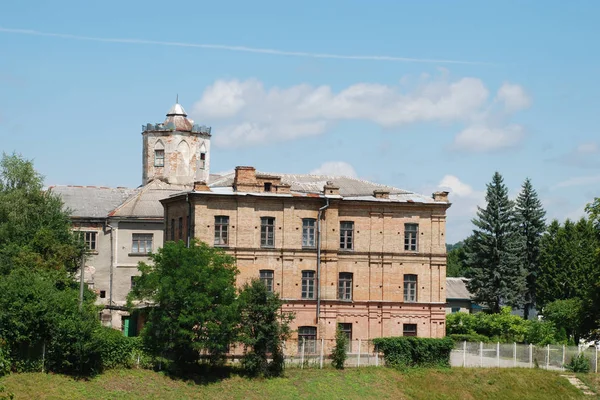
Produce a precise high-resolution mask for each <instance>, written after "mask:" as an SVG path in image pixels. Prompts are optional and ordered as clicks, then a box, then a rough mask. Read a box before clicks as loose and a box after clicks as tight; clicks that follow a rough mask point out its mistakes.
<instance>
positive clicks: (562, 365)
mask: <svg viewBox="0 0 600 400" xmlns="http://www.w3.org/2000/svg"><path fill="white" fill-rule="evenodd" d="M565 351H566V348H565V345H564V344H563V356H562V364H561V368H560V369H561V370H563V371H564V370H565Z"/></svg>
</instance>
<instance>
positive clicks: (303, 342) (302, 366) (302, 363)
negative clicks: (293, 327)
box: [300, 338, 306, 369]
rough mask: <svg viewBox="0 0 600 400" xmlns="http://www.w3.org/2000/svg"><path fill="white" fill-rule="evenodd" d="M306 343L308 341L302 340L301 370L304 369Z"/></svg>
mask: <svg viewBox="0 0 600 400" xmlns="http://www.w3.org/2000/svg"><path fill="white" fill-rule="evenodd" d="M305 343H306V339H305V338H302V358H301V359H300V369H303V368H304V344H305Z"/></svg>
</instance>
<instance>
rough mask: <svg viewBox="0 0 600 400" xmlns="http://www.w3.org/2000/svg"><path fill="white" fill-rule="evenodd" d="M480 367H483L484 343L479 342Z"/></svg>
mask: <svg viewBox="0 0 600 400" xmlns="http://www.w3.org/2000/svg"><path fill="white" fill-rule="evenodd" d="M479 366H480V367H483V342H479Z"/></svg>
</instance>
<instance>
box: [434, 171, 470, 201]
mask: <svg viewBox="0 0 600 400" xmlns="http://www.w3.org/2000/svg"><path fill="white" fill-rule="evenodd" d="M438 186H439V187H440V188H441V189H448V190H449V191H450V192H451V193H453V194H456V195H457V196H460V197H464V196H469V195H470V194H472V193H473V188H472V187H471V186H469V185H467V184H466V183H463V182H461V181H460V179H458V178H457V177H456V176H454V175H446V176H444V177H443V178H442V180H441V181H440V183H439V185H438Z"/></svg>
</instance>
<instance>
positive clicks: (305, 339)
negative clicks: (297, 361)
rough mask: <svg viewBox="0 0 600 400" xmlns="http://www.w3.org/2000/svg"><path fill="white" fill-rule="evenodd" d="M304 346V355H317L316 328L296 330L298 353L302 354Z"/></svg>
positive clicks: (307, 327)
mask: <svg viewBox="0 0 600 400" xmlns="http://www.w3.org/2000/svg"><path fill="white" fill-rule="evenodd" d="M303 345H304V354H316V353H317V328H316V327H314V326H301V327H299V328H298V353H299V354H301V353H302V346H303Z"/></svg>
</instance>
